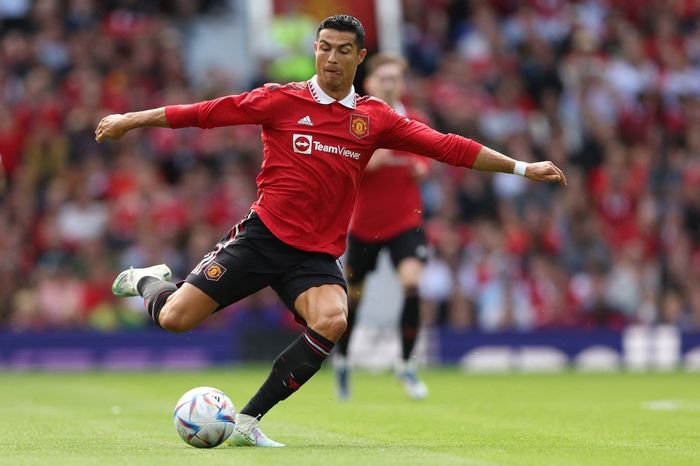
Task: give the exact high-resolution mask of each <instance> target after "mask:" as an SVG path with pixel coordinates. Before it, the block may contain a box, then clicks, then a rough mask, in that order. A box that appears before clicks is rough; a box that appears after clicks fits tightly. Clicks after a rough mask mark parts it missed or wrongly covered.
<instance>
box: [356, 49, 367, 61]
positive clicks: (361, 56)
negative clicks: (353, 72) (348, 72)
mask: <svg viewBox="0 0 700 466" xmlns="http://www.w3.org/2000/svg"><path fill="white" fill-rule="evenodd" d="M357 56H358V57H359V58H360V60H359V61H358V62H357V64H358V65H359V64H360V63H362V62H363V61H364V60H365V57H366V56H367V49H362V50H360V53H358V54H357Z"/></svg>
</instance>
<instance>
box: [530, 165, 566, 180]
mask: <svg viewBox="0 0 700 466" xmlns="http://www.w3.org/2000/svg"><path fill="white" fill-rule="evenodd" d="M525 178H527V179H528V180H532V181H545V182H547V183H555V182H559V184H560V185H562V186H566V176H564V172H563V171H561V168H559V167H557V166H556V165H554V164H553V163H552V162H550V161H548V160H547V161H545V162H533V163H528V164H527V168H526V169H525Z"/></svg>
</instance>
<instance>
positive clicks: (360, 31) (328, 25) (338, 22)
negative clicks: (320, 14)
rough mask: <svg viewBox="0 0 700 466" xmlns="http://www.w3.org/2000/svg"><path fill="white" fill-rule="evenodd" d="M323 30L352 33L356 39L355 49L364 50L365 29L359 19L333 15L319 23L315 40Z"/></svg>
mask: <svg viewBox="0 0 700 466" xmlns="http://www.w3.org/2000/svg"><path fill="white" fill-rule="evenodd" d="M323 29H333V30H335V31H343V32H352V33H354V34H355V37H356V39H357V48H358V49H359V50H362V49H363V48H365V28H364V27H363V26H362V23H361V22H360V20H359V19H357V18H355V17H354V16H350V15H333V16H329V17H328V18H326V19H324V20H323V21H321V24H319V25H318V30H317V31H316V38H318V35H319V33H320V32H321V30H323Z"/></svg>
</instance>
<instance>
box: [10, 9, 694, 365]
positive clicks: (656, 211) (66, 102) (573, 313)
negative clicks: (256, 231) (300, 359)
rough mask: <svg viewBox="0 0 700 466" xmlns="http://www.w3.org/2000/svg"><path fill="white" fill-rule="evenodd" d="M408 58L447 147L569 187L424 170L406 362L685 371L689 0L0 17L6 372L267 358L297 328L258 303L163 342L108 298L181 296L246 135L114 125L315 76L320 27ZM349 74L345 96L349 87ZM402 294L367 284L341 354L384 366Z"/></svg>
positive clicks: (249, 146) (216, 224)
mask: <svg viewBox="0 0 700 466" xmlns="http://www.w3.org/2000/svg"><path fill="white" fill-rule="evenodd" d="M337 13H348V14H352V15H354V16H357V17H358V18H360V20H361V21H362V22H363V24H364V26H365V28H366V30H367V48H368V50H369V53H370V54H372V53H376V52H377V51H379V50H385V51H394V52H398V53H402V54H403V55H404V56H405V57H406V58H407V59H408V61H409V63H410V70H409V73H408V77H407V79H408V86H407V91H408V92H407V95H406V99H405V100H406V104H408V105H410V106H412V107H414V108H417V109H418V110H420V111H422V112H424V113H425V114H427V115H428V116H429V117H430V118H431V120H432V125H433V126H434V127H435V128H437V129H439V130H441V131H444V132H452V133H456V134H460V135H464V136H467V137H470V138H474V139H476V140H478V141H480V142H483V143H485V144H487V145H490V146H492V147H494V148H497V149H499V150H501V151H502V152H504V153H506V154H508V155H511V156H512V157H514V158H517V159H521V160H526V161H537V160H552V161H554V162H555V163H556V164H557V165H559V166H560V167H562V168H563V169H564V171H565V172H566V174H567V178H568V181H569V186H568V188H567V189H561V188H559V187H556V186H549V185H541V184H535V183H530V182H527V181H526V180H524V179H523V178H520V177H517V176H512V175H505V174H495V175H490V174H486V173H481V172H472V171H470V170H466V169H459V168H454V167H450V166H446V165H442V164H439V163H435V164H434V165H433V169H432V172H431V173H430V175H429V177H428V178H427V179H426V180H425V182H424V183H423V187H422V189H423V197H424V212H425V218H426V230H427V233H428V238H429V241H430V245H431V257H430V260H429V262H428V264H427V266H426V270H425V273H424V276H423V280H422V283H421V296H422V301H423V302H422V312H423V316H424V324H425V328H424V331H423V333H422V337H421V342H420V345H419V355H418V356H419V359H420V360H421V361H422V362H425V363H434V364H439V363H459V364H461V365H462V366H464V367H465V368H467V369H472V370H510V369H527V368H534V369H538V370H549V369H552V368H554V369H558V368H564V367H569V366H570V365H572V364H577V365H578V366H579V367H581V368H589V369H591V368H593V369H595V368H597V369H601V370H607V369H615V368H619V367H623V366H626V367H633V368H639V369H644V368H657V369H660V368H663V369H668V368H676V367H685V368H687V369H700V336H699V335H700V23H699V22H698V20H699V19H700V3H699V2H696V1H693V0H666V1H662V0H649V1H644V0H637V1H621V0H582V1H573V2H566V1H560V0H530V1H515V0H493V1H479V0H471V1H470V0H462V1H456V0H403V1H401V0H386V1H384V0H382V1H379V0H362V1H359V0H354V1H350V0H347V1H345V0H338V1H334V2H327V1H320V0H298V1H294V0H266V1H258V0H247V1H246V0H197V1H195V0H192V1H185V0H172V1H167V0H159V1H155V0H153V1H136V0H107V1H97V0H34V1H31V0H3V1H2V2H0V156H1V157H2V165H1V175H0V258H1V261H0V368H5V369H8V370H19V369H26V368H30V369H36V368H39V369H41V368H62V369H81V368H92V367H112V368H139V367H170V366H175V367H189V366H193V367H194V366H200V365H207V364H211V363H217V362H230V361H248V360H256V359H263V360H270V359H271V358H272V357H274V356H275V355H276V353H277V351H278V350H279V349H280V347H282V346H285V344H286V343H287V342H288V340H289V339H290V338H291V337H292V336H293V335H296V334H297V333H298V332H299V327H297V326H296V324H294V322H293V320H292V318H291V315H290V313H288V312H287V311H286V310H284V308H283V306H282V305H281V303H280V302H279V300H278V299H277V297H276V295H275V294H274V293H273V292H271V291H270V290H269V289H268V290H263V291H262V292H261V293H259V294H257V295H255V296H252V297H250V298H248V299H246V300H245V301H243V302H240V303H238V304H236V305H234V306H232V307H231V308H230V309H227V310H226V311H224V312H220V313H218V314H216V315H215V316H213V317H212V318H211V319H209V320H208V321H207V322H205V324H204V328H203V329H202V330H198V331H196V332H192V333H190V334H186V335H169V334H167V333H165V332H162V331H160V330H158V329H156V328H154V325H153V324H152V322H150V320H149V319H148V317H147V314H146V312H145V310H144V309H143V304H142V300H141V299H140V298H138V299H131V300H117V299H115V298H114V297H113V296H112V295H111V291H110V285H111V282H112V280H113V279H114V277H115V276H116V274H117V273H118V272H119V271H120V270H122V269H124V268H128V267H129V266H132V265H133V266H135V267H141V266H146V265H151V264H156V263H161V262H165V263H168V264H169V265H170V266H171V268H172V269H173V272H174V275H175V278H176V279H177V278H179V279H182V278H184V277H185V276H186V274H187V273H188V272H189V270H190V269H191V268H192V267H193V266H194V265H195V264H196V263H197V262H198V261H199V260H200V258H201V257H202V255H203V254H205V253H206V252H208V251H209V250H211V248H212V246H213V245H214V244H215V243H216V241H217V240H218V239H219V238H220V237H221V236H222V235H223V234H224V233H225V232H226V231H227V230H228V229H229V228H230V227H231V225H233V224H234V223H236V222H237V221H238V220H239V219H240V218H241V217H242V216H243V215H244V214H245V213H246V211H247V210H248V208H249V206H250V204H251V203H252V201H253V200H254V199H255V197H256V187H255V176H256V175H257V173H258V171H259V167H260V163H261V160H262V154H261V142H260V139H259V133H260V131H259V128H258V127H254V126H250V127H249V126H241V127H233V128H221V129H216V130H209V131H203V130H199V129H191V130H178V131H172V130H168V129H149V130H139V131H135V132H132V133H130V134H129V135H128V136H127V137H125V138H124V139H123V140H121V141H119V142H108V143H104V144H101V145H97V144H96V143H95V142H94V127H95V125H96V123H97V122H98V121H99V119H100V118H101V117H103V116H105V115H107V114H110V113H123V112H127V111H131V110H141V109H145V108H152V107H159V106H163V105H166V104H176V103H189V102H195V101H199V100H204V99H209V98H214V97H218V96H221V95H226V94H235V93H240V92H244V91H246V90H249V89H251V88H253V87H255V86H258V85H261V84H262V83H265V82H286V81H296V80H306V79H308V78H309V77H310V76H311V75H312V74H313V73H314V65H313V63H314V62H313V51H312V45H313V41H314V39H315V34H316V28H317V25H318V23H319V22H320V20H321V19H323V18H324V17H326V16H329V15H332V14H337ZM363 71H364V70H363V69H362V68H361V69H360V70H359V72H358V77H357V80H356V87H357V89H358V90H360V91H361V90H362V77H363V74H364V73H363ZM399 288H400V287H399V286H398V283H397V282H396V280H395V278H394V277H393V275H392V273H391V271H390V267H389V266H388V264H387V261H386V260H382V261H381V267H380V269H379V271H378V272H377V273H376V274H375V275H374V276H373V277H372V282H371V283H370V284H369V290H368V291H369V292H368V295H367V296H366V299H365V302H364V304H363V306H362V307H361V309H360V316H359V327H360V328H359V329H358V333H357V338H356V339H355V340H354V341H353V343H352V346H351V353H352V354H353V355H354V358H355V361H356V363H357V364H358V365H366V366H367V367H377V368H381V367H385V366H386V365H387V364H389V363H390V361H391V360H392V358H394V357H395V356H396V355H397V354H398V351H399V350H398V348H399V346H398V337H397V335H396V330H395V327H396V325H395V322H396V318H397V315H398V308H399V302H400V297H399V293H400V290H399Z"/></svg>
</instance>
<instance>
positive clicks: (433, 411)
mask: <svg viewBox="0 0 700 466" xmlns="http://www.w3.org/2000/svg"><path fill="white" fill-rule="evenodd" d="M266 374H267V368H266V367H252V368H250V367H249V368H240V367H235V368H226V369H217V370H213V371H205V372H154V373H102V372H97V373H87V374H70V373H68V374H65V373H63V374H43V373H35V374H22V373H4V374H2V375H0V399H2V400H3V401H2V405H1V406H2V409H1V410H0V413H1V416H0V464H2V465H42V466H44V465H99V466H107V465H149V466H150V465H180V464H182V465H185V464H188V465H189V464H196V465H198V466H203V465H206V466H214V465H234V464H235V465H241V464H244V465H248V464H252V465H257V464H260V465H280V464H287V465H291V464H299V465H324V466H327V465H381V466H386V465H394V464H395V465H421V466H428V465H453V464H466V465H484V466H486V465H537V466H542V465H596V466H600V465H625V466H637V465H691V464H700V446H699V445H700V376H698V375H695V374H684V373H673V374H646V375H645V374H626V373H622V374H599V375H592V374H589V375H583V374H573V373H566V374H557V375H518V374H511V375H479V376H476V375H465V374H463V373H459V372H457V371H456V370H450V369H444V370H432V371H426V372H424V376H425V380H426V381H427V383H428V385H429V387H430V390H431V395H430V398H429V399H428V400H426V401H423V402H411V401H409V400H408V399H406V398H405V396H404V394H403V392H402V391H401V388H400V387H399V386H398V385H397V384H396V382H395V381H394V380H393V378H392V377H391V376H390V375H388V374H381V375H373V374H368V373H357V374H354V377H353V382H354V387H353V388H354V397H353V399H352V400H351V401H349V402H346V403H338V402H337V401H336V400H335V399H334V395H333V386H332V374H331V372H330V371H329V370H324V371H322V372H321V373H320V374H318V375H317V376H316V377H315V378H314V379H312V380H311V381H310V382H309V383H308V384H307V385H306V386H305V387H304V388H302V389H301V390H300V391H299V393H297V394H295V395H294V396H293V397H292V398H290V399H288V400H286V401H284V402H282V403H281V404H280V405H278V406H277V407H276V408H274V409H273V410H272V411H271V412H270V413H269V414H268V415H267V416H266V417H265V419H264V420H263V423H262V427H263V430H264V431H265V432H266V433H267V434H268V435H269V436H270V437H271V438H273V439H275V440H278V441H282V442H284V443H286V444H287V447H286V448H282V449H254V448H233V447H226V446H221V447H219V448H215V449H211V450H199V449H195V448H192V447H190V446H188V445H186V444H185V443H183V442H182V441H181V440H180V439H179V437H178V436H177V434H176V433H175V429H174V427H173V425H172V408H173V406H174V404H175V402H176V401H177V399H178V398H179V397H180V395H181V394H182V393H184V392H185V391H186V390H188V389H189V388H192V387H195V386H199V385H210V386H214V387H217V388H220V389H222V390H224V391H225V392H226V393H227V394H228V395H229V396H230V397H231V398H232V399H233V401H234V403H235V404H236V406H237V407H241V406H242V405H243V403H244V402H245V401H247V399H248V397H249V396H250V395H252V394H253V393H254V392H255V390H256V389H257V387H258V385H259V384H260V382H261V381H262V380H263V379H264V378H265V377H266ZM664 400H666V402H662V401H664ZM654 402H656V403H655V404H654ZM649 403H652V404H651V405H649ZM654 408H655V409H654Z"/></svg>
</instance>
